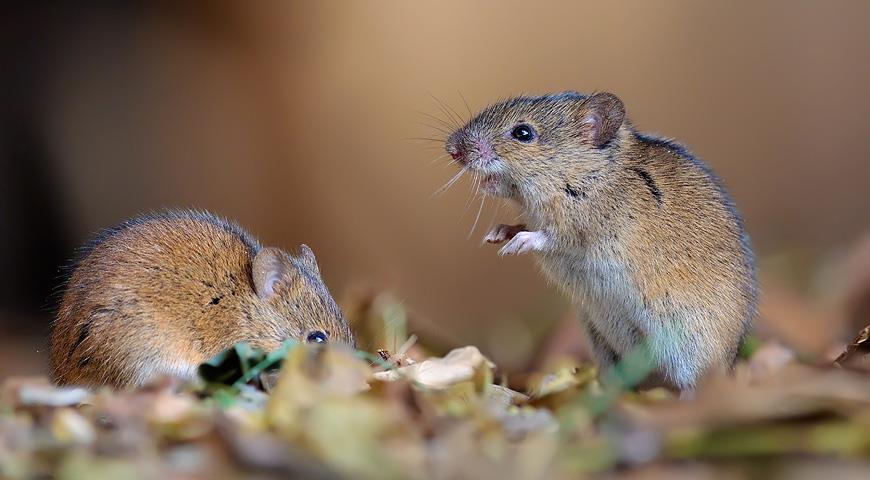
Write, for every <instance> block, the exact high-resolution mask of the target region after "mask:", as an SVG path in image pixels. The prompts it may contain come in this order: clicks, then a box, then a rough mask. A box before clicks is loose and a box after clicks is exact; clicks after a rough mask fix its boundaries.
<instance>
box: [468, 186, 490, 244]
mask: <svg viewBox="0 0 870 480" xmlns="http://www.w3.org/2000/svg"><path fill="white" fill-rule="evenodd" d="M484 202H486V195H481V196H480V208H478V209H477V216H476V217H475V218H474V225H472V226H471V230H470V231H469V232H468V237H466V240H468V239H470V238H471V236H472V235H473V234H474V230H475V229H476V228H477V222H478V220H480V212H482V211H483V203H484Z"/></svg>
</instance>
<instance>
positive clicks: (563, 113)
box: [445, 92, 757, 390]
mask: <svg viewBox="0 0 870 480" xmlns="http://www.w3.org/2000/svg"><path fill="white" fill-rule="evenodd" d="M445 148H446V150H447V152H448V153H449V154H450V155H451V156H452V157H453V159H454V160H455V161H456V162H457V163H459V165H460V166H461V167H462V168H464V169H467V170H469V171H470V172H472V173H473V174H475V175H476V176H478V178H480V179H481V185H482V188H483V190H484V191H485V193H486V194H489V195H493V196H497V197H502V198H507V199H510V200H513V201H515V202H516V203H517V204H518V205H519V206H520V208H521V210H522V211H523V213H524V216H525V220H526V222H527V225H515V226H512V225H499V226H497V227H495V228H494V229H493V230H492V231H490V232H489V233H488V234H487V236H486V237H485V241H487V242H489V243H502V242H507V243H506V244H505V245H504V246H503V247H501V250H500V251H499V253H500V254H501V255H511V254H521V253H526V252H535V253H536V254H537V255H536V256H537V258H538V263H539V264H540V267H541V269H542V270H543V272H544V273H545V274H546V276H547V277H549V279H550V280H552V281H553V282H554V283H555V284H557V285H558V286H559V287H560V288H561V289H562V290H563V291H564V292H565V293H566V294H568V295H569V296H570V297H571V299H572V300H573V301H574V303H575V304H576V307H577V308H578V310H579V311H580V312H581V314H582V316H583V322H582V323H583V328H584V330H585V333H586V337H587V339H588V342H589V344H590V347H591V350H592V352H593V356H594V357H595V360H596V362H597V363H598V364H599V370H600V371H602V372H603V371H606V370H607V369H608V368H609V367H611V366H613V365H614V364H615V363H616V362H618V361H619V360H620V359H622V358H623V357H624V356H625V355H626V354H628V353H629V352H632V351H633V350H634V349H637V348H638V347H640V346H643V347H645V348H647V352H648V353H649V355H650V359H651V360H652V367H653V373H652V374H651V375H650V376H649V377H648V378H647V380H646V382H645V384H644V385H645V386H666V387H669V388H674V389H678V390H691V389H692V388H694V386H695V385H696V383H697V382H698V380H699V379H700V378H701V376H702V375H703V374H704V373H705V372H709V371H711V370H719V369H727V368H730V367H731V366H733V363H734V361H735V360H736V356H737V351H738V347H739V345H740V342H741V340H742V338H743V337H744V335H745V334H746V332H747V330H748V329H749V327H750V324H751V322H752V318H753V316H754V315H755V310H756V297H757V281H756V275H755V266H754V257H753V253H752V249H751V247H750V244H749V239H748V237H747V234H746V232H745V230H744V227H743V221H742V220H741V217H740V215H739V214H738V212H737V210H736V209H735V207H734V204H733V202H732V201H731V199H730V197H729V196H728V194H727V193H726V191H725V189H724V188H723V187H722V184H721V183H720V181H719V180H718V179H717V177H716V176H715V175H714V174H713V173H712V172H711V170H710V169H709V168H708V167H707V166H706V165H705V164H704V163H702V162H701V161H700V160H698V159H697V158H695V157H694V156H692V154H691V153H689V152H688V151H687V150H686V149H685V148H684V147H682V146H680V145H679V144H677V143H674V142H672V141H669V140H663V139H660V138H656V137H652V136H649V135H645V134H642V133H639V132H637V131H636V130H635V129H634V128H633V127H632V125H631V124H630V123H629V122H628V121H627V120H626V118H625V108H624V106H623V103H622V101H620V100H619V99H618V98H617V97H616V96H614V95H612V94H610V93H596V94H592V95H583V94H579V93H574V92H568V93H561V94H553V95H546V96H539V97H517V98H513V99H510V100H507V101H504V102H502V103H499V104H496V105H493V106H490V107H488V108H487V109H485V110H484V111H482V112H481V113H479V114H477V115H476V116H474V117H473V118H472V119H471V120H470V121H469V122H468V124H467V125H465V126H463V127H462V128H460V129H459V130H457V131H455V132H453V133H452V134H451V135H450V136H449V137H448V138H447V140H446V145H445Z"/></svg>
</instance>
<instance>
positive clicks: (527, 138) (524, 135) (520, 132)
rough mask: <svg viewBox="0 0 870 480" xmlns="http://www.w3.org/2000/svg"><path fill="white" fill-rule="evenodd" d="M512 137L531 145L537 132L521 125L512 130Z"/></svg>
mask: <svg viewBox="0 0 870 480" xmlns="http://www.w3.org/2000/svg"><path fill="white" fill-rule="evenodd" d="M511 136H512V137H514V138H515V139H517V140H519V141H521V142H523V143H529V142H531V141H532V140H534V139H535V131H534V130H532V127H530V126H528V125H526V124H523V123H521V124H519V125H517V126H516V127H514V129H513V130H511Z"/></svg>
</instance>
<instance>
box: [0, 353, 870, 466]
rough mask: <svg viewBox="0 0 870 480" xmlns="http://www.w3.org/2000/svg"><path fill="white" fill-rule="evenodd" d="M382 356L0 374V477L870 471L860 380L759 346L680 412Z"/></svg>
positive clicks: (633, 395)
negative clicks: (56, 378) (73, 375)
mask: <svg viewBox="0 0 870 480" xmlns="http://www.w3.org/2000/svg"><path fill="white" fill-rule="evenodd" d="M859 340H860V339H859ZM411 343H413V342H411ZM856 343H858V342H857V341H856ZM399 350H402V349H401V348H400V349H399ZM392 358H393V357H392V356H389V355H388V356H387V358H386V359H385V358H384V357H382V356H379V355H377V354H368V353H364V352H359V351H354V350H351V349H347V348H342V347H339V346H330V347H322V346H310V345H306V344H297V343H288V344H286V345H285V346H284V347H283V348H282V349H281V350H279V351H278V352H271V353H266V352H259V351H257V350H255V349H252V348H250V347H248V346H245V345H239V346H236V347H234V348H233V349H231V350H229V351H227V352H225V353H223V354H221V355H220V356H218V357H216V358H215V359H213V360H212V361H210V362H208V364H206V365H204V366H203V368H202V369H201V372H202V377H201V378H200V379H199V380H198V381H196V382H191V383H187V384H183V383H179V382H177V381H171V380H168V379H167V380H161V381H158V382H155V383H154V384H152V385H149V386H147V387H144V388H140V389H136V390H129V391H111V390H108V389H101V390H97V391H87V390H80V389H70V388H57V387H54V386H51V385H50V384H49V383H48V382H47V381H46V380H45V379H39V378H23V379H7V380H6V381H4V383H3V385H2V389H0V392H2V396H0V477H2V478H13V479H15V478H33V477H43V476H46V477H49V476H50V477H56V478H61V479H63V478H69V479H77V478H97V479H100V478H176V477H183V478H248V477H252V476H253V477H256V478H287V477H293V478H324V479H327V478H328V479H332V478H378V479H381V478H499V479H509V478H577V477H578V476H581V477H590V476H591V477H600V478H620V477H625V478H659V477H656V475H660V474H663V473H662V472H667V473H668V476H670V477H673V478H681V477H684V478H693V477H694V476H695V475H694V474H697V475H701V476H702V477H703V476H714V475H713V474H712V473H711V472H712V471H713V470H712V469H714V468H715V471H716V472H717V473H716V475H715V478H748V477H752V476H753V475H756V476H757V471H758V470H757V468H758V467H757V465H758V462H760V461H761V462H763V464H764V465H765V467H764V468H765V469H766V470H765V471H770V472H791V473H794V472H795V470H794V465H795V464H797V462H800V463H801V464H802V465H805V468H806V469H807V471H830V472H834V471H835V470H836V467H837V465H839V464H842V468H843V470H842V471H843V472H847V473H848V472H855V471H857V470H858V468H857V467H856V465H861V464H864V463H865V462H867V461H868V460H870V381H868V380H870V374H868V373H865V372H863V371H860V370H849V369H840V368H835V367H825V366H819V365H811V364H808V363H802V362H801V361H799V360H798V358H797V356H796V355H794V354H793V353H792V352H791V351H790V350H788V349H787V348H785V347H784V346H782V345H779V344H776V343H772V342H768V343H763V344H761V345H760V346H759V347H758V348H756V349H754V353H753V354H752V355H750V356H749V358H748V359H747V360H745V361H742V362H741V363H740V364H739V365H738V367H737V369H736V373H735V374H732V375H727V376H725V375H723V376H717V377H712V378H709V379H708V380H707V381H706V382H705V383H704V384H702V385H701V386H700V387H699V389H698V391H697V394H696V395H695V397H694V399H692V400H688V401H687V400H679V399H678V398H677V396H676V395H674V394H673V393H672V392H667V391H661V390H652V391H645V392H634V391H622V392H616V393H614V392H612V391H609V390H608V389H605V388H602V386H601V385H600V384H599V382H598V380H597V373H596V371H595V369H594V368H593V367H591V366H590V365H584V364H572V363H571V362H561V363H557V364H553V365H551V366H549V367H546V368H545V370H544V371H542V372H540V373H534V374H530V375H527V376H526V377H525V378H526V379H527V381H526V385H525V388H524V389H523V390H524V391H516V390H514V389H511V388H508V387H507V386H506V385H501V384H497V383H495V378H496V373H497V367H496V366H495V365H494V364H493V362H491V361H490V360H489V359H487V358H486V357H485V356H484V355H483V354H482V353H481V352H480V350H478V349H477V348H475V347H473V346H468V347H463V348H459V349H455V350H453V351H452V352H450V353H448V354H447V355H445V356H443V357H430V358H427V359H422V360H419V359H418V360H416V361H414V360H403V361H402V362H400V363H399V364H398V365H397V364H396V362H391V361H390V360H391V359H392ZM400 365H401V366H400ZM266 378H268V379H270V380H268V381H264V379H266ZM838 462H839V463H838ZM714 466H715V467H714Z"/></svg>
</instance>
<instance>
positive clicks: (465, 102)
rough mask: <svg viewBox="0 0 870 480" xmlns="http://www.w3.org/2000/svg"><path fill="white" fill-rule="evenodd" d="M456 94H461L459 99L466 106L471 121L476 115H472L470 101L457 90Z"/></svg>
mask: <svg viewBox="0 0 870 480" xmlns="http://www.w3.org/2000/svg"><path fill="white" fill-rule="evenodd" d="M456 93H458V94H459V98H461V99H462V103H464V104H465V109H466V110H468V119H469V120H470V119H471V117H473V116H474V114H473V113H471V107H469V106H468V101H467V100H465V95H463V94H462V92H460V91H459V90H457V91H456Z"/></svg>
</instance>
